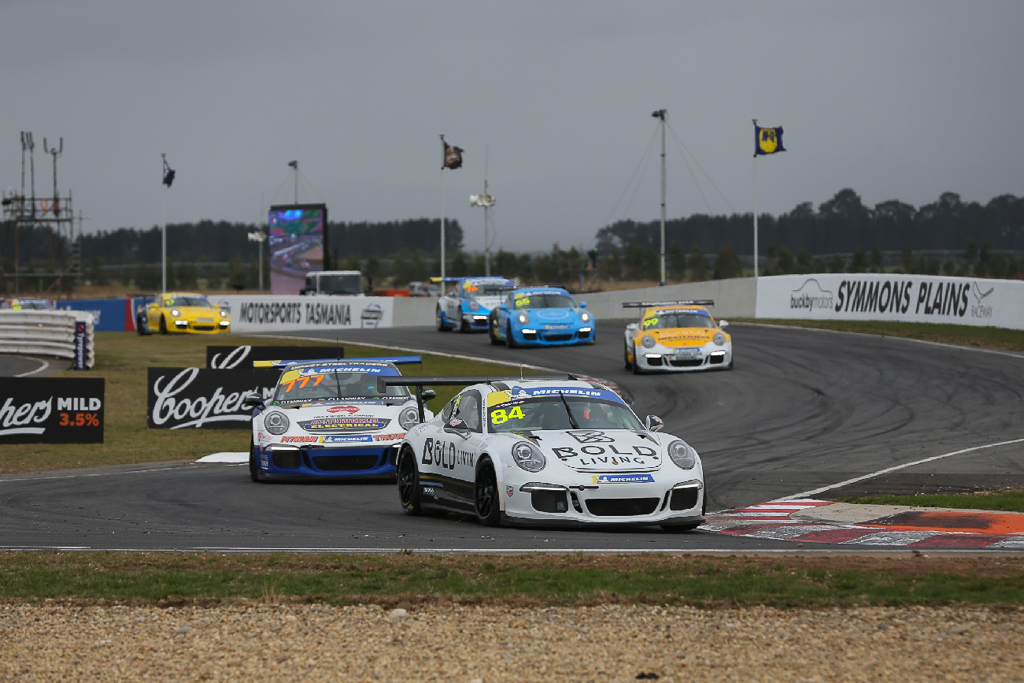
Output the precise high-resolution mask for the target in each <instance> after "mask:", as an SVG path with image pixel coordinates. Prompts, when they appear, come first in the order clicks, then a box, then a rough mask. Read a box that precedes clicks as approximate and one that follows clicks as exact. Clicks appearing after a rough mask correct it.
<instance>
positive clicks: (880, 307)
mask: <svg viewBox="0 0 1024 683" xmlns="http://www.w3.org/2000/svg"><path fill="white" fill-rule="evenodd" d="M756 316H757V317H758V318H780V319H794V320H885V321H894V322H908V323H939V324H947V325H976V326H979V327H1003V328H1007V329H1012V330H1022V329H1024V282H1021V281H1019V280H986V279H982V278H961V277H936V276H928V275H899V274H884V273H879V274H874V273H872V274H856V275H855V274H849V275H844V274H816V275H778V276H771V277H762V278H758V282H757V307H756Z"/></svg>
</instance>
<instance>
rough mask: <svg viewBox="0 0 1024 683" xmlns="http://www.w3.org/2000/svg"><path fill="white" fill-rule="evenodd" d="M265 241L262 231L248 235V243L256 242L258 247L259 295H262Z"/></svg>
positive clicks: (264, 234) (255, 231) (265, 234)
mask: <svg viewBox="0 0 1024 683" xmlns="http://www.w3.org/2000/svg"><path fill="white" fill-rule="evenodd" d="M266 240H267V233H265V232H263V231H262V230H254V231H252V232H250V233H249V241H250V242H256V243H258V244H259V247H260V266H259V268H260V294H262V293H263V243H264V242H265V241H266Z"/></svg>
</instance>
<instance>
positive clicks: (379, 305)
mask: <svg viewBox="0 0 1024 683" xmlns="http://www.w3.org/2000/svg"><path fill="white" fill-rule="evenodd" d="M210 300H211V301H214V303H216V304H218V305H220V306H225V307H227V308H228V310H229V311H230V312H231V331H232V332H233V333H235V334H244V333H249V332H280V331H285V330H334V329H338V330H343V329H360V328H374V327H391V326H392V320H393V319H394V302H393V300H392V299H391V297H386V296H302V295H294V296H291V295H281V296H278V295H241V294H226V295H223V296H216V297H210Z"/></svg>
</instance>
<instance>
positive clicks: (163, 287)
mask: <svg viewBox="0 0 1024 683" xmlns="http://www.w3.org/2000/svg"><path fill="white" fill-rule="evenodd" d="M160 156H161V157H163V162H164V165H165V166H166V165H167V155H166V154H161V155H160ZM169 188H170V185H168V184H167V183H164V201H163V211H162V216H161V225H162V227H161V229H160V291H161V292H166V291H167V190H168V189H169Z"/></svg>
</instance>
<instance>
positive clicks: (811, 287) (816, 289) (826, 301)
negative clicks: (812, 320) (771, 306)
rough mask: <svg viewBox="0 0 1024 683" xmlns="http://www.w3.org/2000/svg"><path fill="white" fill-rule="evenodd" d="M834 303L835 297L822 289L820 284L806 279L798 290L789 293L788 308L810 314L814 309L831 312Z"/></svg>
mask: <svg viewBox="0 0 1024 683" xmlns="http://www.w3.org/2000/svg"><path fill="white" fill-rule="evenodd" d="M834 302H835V295H834V294H833V293H832V292H831V291H829V290H827V289H823V288H822V286H821V284H820V283H819V282H818V281H817V280H816V279H814V278H810V279H808V280H807V281H806V282H804V283H803V284H802V285H800V288H799V289H795V290H793V291H792V292H790V293H789V308H790V309H791V310H801V311H807V312H808V313H812V312H813V311H814V309H816V308H817V309H822V310H831V309H832V305H833V304H834Z"/></svg>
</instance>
